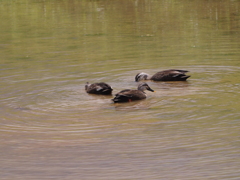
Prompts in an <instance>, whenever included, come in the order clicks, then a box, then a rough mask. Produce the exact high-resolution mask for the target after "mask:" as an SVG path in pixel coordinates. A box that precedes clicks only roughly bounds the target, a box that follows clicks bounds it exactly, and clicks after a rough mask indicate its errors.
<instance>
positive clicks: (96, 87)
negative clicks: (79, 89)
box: [85, 82, 113, 95]
mask: <svg viewBox="0 0 240 180" xmlns="http://www.w3.org/2000/svg"><path fill="white" fill-rule="evenodd" d="M85 90H86V92H87V93H89V94H103V95H110V94H112V91H113V89H112V87H111V86H110V85H108V84H107V83H104V82H100V83H93V84H89V83H88V82H87V83H86V85H85Z"/></svg>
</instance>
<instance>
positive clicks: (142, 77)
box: [135, 72, 150, 82]
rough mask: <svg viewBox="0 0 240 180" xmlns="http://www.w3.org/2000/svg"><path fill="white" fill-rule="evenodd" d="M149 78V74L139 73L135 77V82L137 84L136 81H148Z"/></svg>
mask: <svg viewBox="0 0 240 180" xmlns="http://www.w3.org/2000/svg"><path fill="white" fill-rule="evenodd" d="M149 77H150V76H149V74H147V73H144V72H141V73H138V74H137V75H136V76H135V81H136V82H138V81H142V80H147V79H149Z"/></svg>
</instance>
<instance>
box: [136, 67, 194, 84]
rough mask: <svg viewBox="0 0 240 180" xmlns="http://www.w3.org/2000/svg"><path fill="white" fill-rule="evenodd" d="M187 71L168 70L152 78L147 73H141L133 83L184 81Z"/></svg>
mask: <svg viewBox="0 0 240 180" xmlns="http://www.w3.org/2000/svg"><path fill="white" fill-rule="evenodd" d="M187 72H189V71H186V70H179V69H169V70H165V71H159V72H157V73H156V74H154V75H153V76H150V75H149V74H147V73H144V72H141V73H138V74H137V75H136V76H135V81H136V82H138V81H142V80H153V81H186V80H187V78H189V77H190V76H187V75H186V73H187Z"/></svg>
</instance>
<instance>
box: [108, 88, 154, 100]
mask: <svg viewBox="0 0 240 180" xmlns="http://www.w3.org/2000/svg"><path fill="white" fill-rule="evenodd" d="M144 90H148V91H152V92H154V90H152V89H151V88H150V87H149V86H148V84H147V83H141V84H139V86H138V89H137V90H133V89H124V90H122V91H120V92H119V93H117V94H116V95H115V97H114V98H113V99H112V101H113V102H114V103H120V102H131V101H135V100H141V99H146V97H147V95H146V94H145V92H144Z"/></svg>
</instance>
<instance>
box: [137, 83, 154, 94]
mask: <svg viewBox="0 0 240 180" xmlns="http://www.w3.org/2000/svg"><path fill="white" fill-rule="evenodd" d="M138 90H139V91H143V92H144V91H145V90H148V91H151V92H154V90H153V89H151V88H150V87H149V86H148V84H147V83H141V84H139V85H138Z"/></svg>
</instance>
